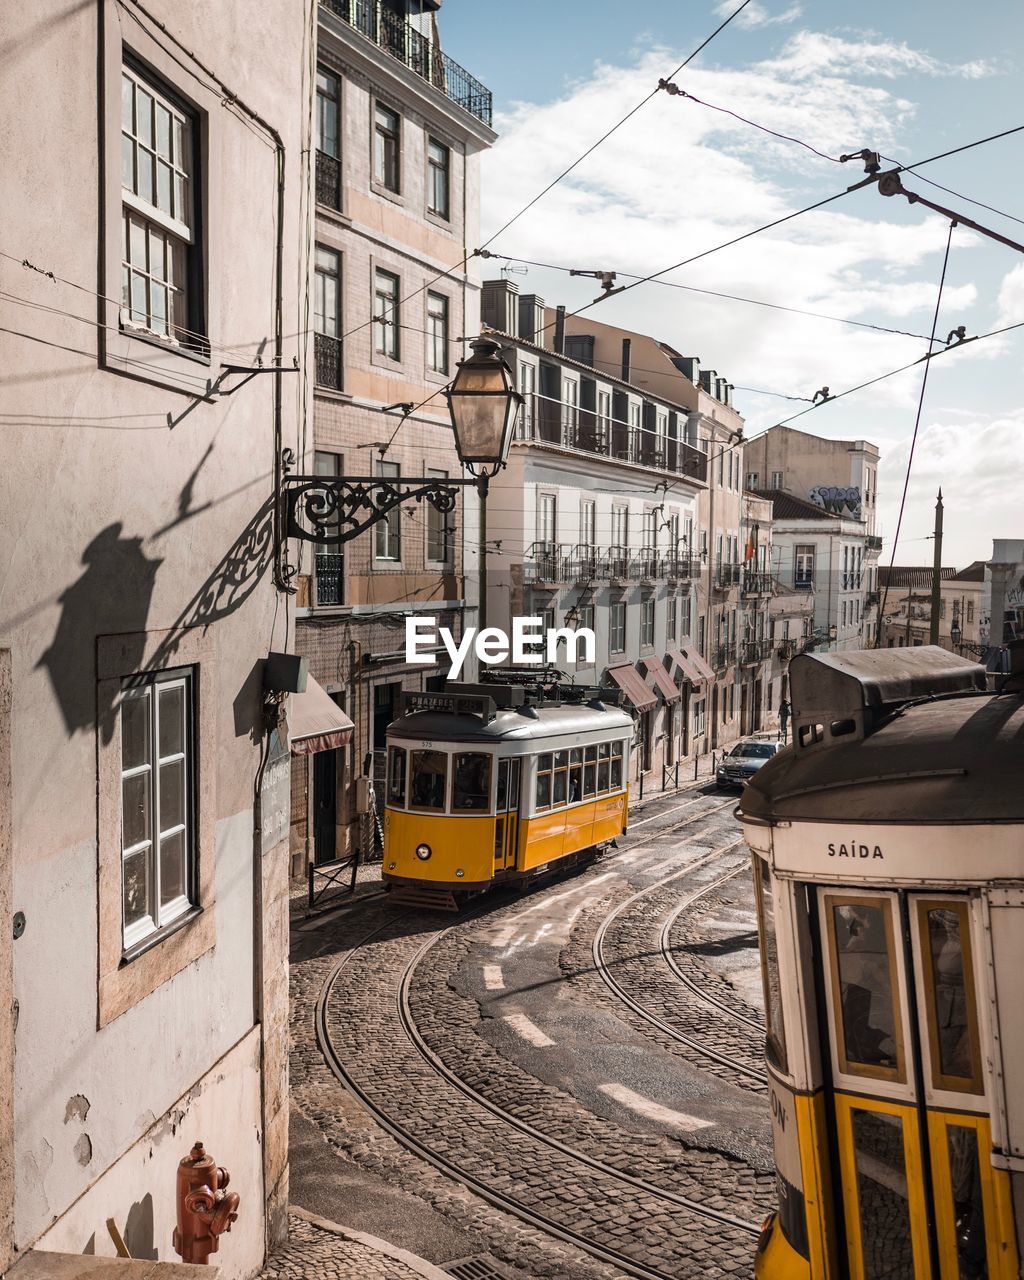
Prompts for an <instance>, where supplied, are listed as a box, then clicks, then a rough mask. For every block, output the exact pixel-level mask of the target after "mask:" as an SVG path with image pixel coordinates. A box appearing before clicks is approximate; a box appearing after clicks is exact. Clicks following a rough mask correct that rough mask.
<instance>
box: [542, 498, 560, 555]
mask: <svg viewBox="0 0 1024 1280" xmlns="http://www.w3.org/2000/svg"><path fill="white" fill-rule="evenodd" d="M557 535H558V500H557V498H556V497H555V495H554V494H553V493H542V494H539V495H538V498H537V541H538V542H541V543H543V544H544V546H545V548H547V549H548V550H552V549H553V548H554V545H555V542H556V541H557Z"/></svg>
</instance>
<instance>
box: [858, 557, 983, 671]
mask: <svg viewBox="0 0 1024 1280" xmlns="http://www.w3.org/2000/svg"><path fill="white" fill-rule="evenodd" d="M932 578H933V568H932V566H931V565H920V566H918V565H894V566H890V565H881V566H880V567H879V570H878V581H879V590H880V594H881V604H880V607H881V608H882V610H883V613H882V630H881V639H880V640H879V647H880V648H888V649H900V648H903V647H904V646H907V647H912V646H913V645H920V644H930V643H931V639H930V636H931V620H932ZM984 584H985V562H984V561H983V560H976V561H974V563H973V564H970V565H968V566H967V568H966V569H962V570H960V571H959V572H958V571H957V570H956V569H953V568H949V567H945V568H942V569H941V570H940V579H939V644H940V645H941V646H942V647H943V648H944V649H950V650H952V651H953V652H957V651H958V650H963V651H964V652H965V653H970V652H971V651H973V652H975V653H979V652H982V651H981V649H980V645H981V640H980V624H981V597H982V591H983V589H984ZM954 631H955V632H956V633H957V634H958V635H959V639H958V640H957V642H956V643H954V641H953V634H954Z"/></svg>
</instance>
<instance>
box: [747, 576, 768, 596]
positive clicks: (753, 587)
mask: <svg viewBox="0 0 1024 1280" xmlns="http://www.w3.org/2000/svg"><path fill="white" fill-rule="evenodd" d="M742 589H743V594H744V595H745V596H760V595H765V594H766V593H767V592H769V591H771V589H772V576H771V574H770V573H761V572H759V571H758V570H751V569H744V571H743V583H742Z"/></svg>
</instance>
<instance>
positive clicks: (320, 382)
mask: <svg viewBox="0 0 1024 1280" xmlns="http://www.w3.org/2000/svg"><path fill="white" fill-rule="evenodd" d="M313 346H314V354H315V356H316V385H317V386H318V387H330V388H332V390H334V391H340V390H341V388H342V364H341V339H340V338H330V337H328V336H327V334H325V333H318V334H315V335H314V342H313Z"/></svg>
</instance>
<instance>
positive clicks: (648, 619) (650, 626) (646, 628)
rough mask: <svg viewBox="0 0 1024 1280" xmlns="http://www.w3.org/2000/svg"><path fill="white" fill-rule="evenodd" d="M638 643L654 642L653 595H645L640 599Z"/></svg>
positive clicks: (650, 643)
mask: <svg viewBox="0 0 1024 1280" xmlns="http://www.w3.org/2000/svg"><path fill="white" fill-rule="evenodd" d="M640 643H641V645H648V646H650V645H653V644H654V597H653V596H645V597H644V598H643V599H642V600H641V601H640Z"/></svg>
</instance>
